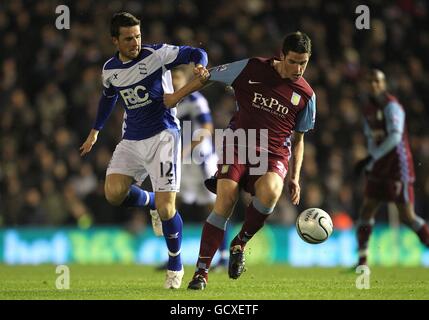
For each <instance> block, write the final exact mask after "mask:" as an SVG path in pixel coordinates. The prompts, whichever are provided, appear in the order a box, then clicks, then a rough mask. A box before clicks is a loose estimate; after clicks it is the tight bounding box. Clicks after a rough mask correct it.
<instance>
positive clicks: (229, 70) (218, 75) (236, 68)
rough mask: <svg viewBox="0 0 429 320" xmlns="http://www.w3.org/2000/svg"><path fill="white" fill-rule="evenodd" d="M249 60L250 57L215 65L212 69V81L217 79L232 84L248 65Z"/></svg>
mask: <svg viewBox="0 0 429 320" xmlns="http://www.w3.org/2000/svg"><path fill="white" fill-rule="evenodd" d="M248 62H249V59H244V60H240V61H236V62H232V63H228V64H224V65H221V66H217V67H214V68H213V69H211V70H210V81H217V82H222V83H225V84H227V85H231V84H232V83H233V82H234V80H235V79H236V78H237V77H238V76H239V75H240V73H241V72H242V71H243V69H244V68H245V67H246V65H247V63H248Z"/></svg>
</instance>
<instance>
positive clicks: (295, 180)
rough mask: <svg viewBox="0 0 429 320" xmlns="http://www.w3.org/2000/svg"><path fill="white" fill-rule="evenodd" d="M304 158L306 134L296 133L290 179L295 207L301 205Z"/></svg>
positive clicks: (290, 189)
mask: <svg viewBox="0 0 429 320" xmlns="http://www.w3.org/2000/svg"><path fill="white" fill-rule="evenodd" d="M303 158H304V133H303V132H296V131H295V133H294V137H293V140H292V163H291V167H292V168H291V175H290V179H289V192H290V197H291V201H292V203H293V204H294V205H298V204H299V200H300V197H301V187H300V186H299V176H300V174H301V167H302V160H303Z"/></svg>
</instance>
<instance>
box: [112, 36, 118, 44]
mask: <svg viewBox="0 0 429 320" xmlns="http://www.w3.org/2000/svg"><path fill="white" fill-rule="evenodd" d="M112 42H113V44H114V45H115V46H117V45H118V43H119V39H118V38H117V37H112Z"/></svg>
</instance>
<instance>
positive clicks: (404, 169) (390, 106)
mask: <svg viewBox="0 0 429 320" xmlns="http://www.w3.org/2000/svg"><path fill="white" fill-rule="evenodd" d="M367 86H368V90H369V95H368V97H369V99H368V101H367V103H366V104H365V106H364V108H363V110H362V112H363V115H364V133H365V136H366V138H367V143H368V152H369V155H368V156H367V157H366V158H365V159H362V160H361V161H359V162H358V163H357V164H356V166H355V173H356V174H357V175H359V174H361V173H362V171H366V177H365V178H366V185H365V197H364V201H363V205H362V207H361V210H360V213H359V221H358V225H357V238H358V245H359V252H358V254H359V261H358V265H366V264H367V257H368V242H369V238H370V236H371V233H372V227H373V225H374V222H375V214H376V213H377V209H378V208H379V206H380V205H381V203H382V202H393V203H395V205H396V207H397V208H398V212H399V215H400V218H401V220H402V221H403V222H404V223H405V224H406V225H408V226H409V227H410V228H411V229H412V230H413V231H414V232H415V233H416V234H417V236H418V237H419V239H420V241H421V242H422V243H423V244H424V245H425V246H427V247H429V227H428V225H427V224H426V222H425V221H424V220H423V219H422V218H421V217H419V216H418V215H416V213H415V211H414V186H413V184H414V180H415V175H414V164H413V157H412V154H411V148H410V143H409V141H408V133H407V128H406V125H405V111H404V109H403V107H402V106H401V104H400V103H399V102H398V100H397V99H396V98H395V97H394V96H393V95H391V94H390V93H389V92H388V91H387V85H386V77H385V75H384V73H383V72H382V71H381V70H378V69H373V70H370V72H369V76H368V79H367Z"/></svg>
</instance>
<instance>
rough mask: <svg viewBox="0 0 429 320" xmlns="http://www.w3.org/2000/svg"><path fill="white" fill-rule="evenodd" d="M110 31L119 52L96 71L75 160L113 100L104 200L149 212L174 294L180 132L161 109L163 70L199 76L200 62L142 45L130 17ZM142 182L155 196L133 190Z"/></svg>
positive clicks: (184, 51) (203, 60) (196, 56)
mask: <svg viewBox="0 0 429 320" xmlns="http://www.w3.org/2000/svg"><path fill="white" fill-rule="evenodd" d="M110 28H111V29H110V32H111V36H112V40H113V43H114V45H115V46H116V48H117V50H118V51H117V53H116V54H115V55H114V56H113V57H112V58H111V59H109V60H108V61H107V62H106V63H105V64H104V66H103V72H102V82H103V88H104V90H103V93H102V95H101V98H100V102H99V106H98V112H97V117H96V120H95V123H94V126H93V128H92V130H91V131H90V133H89V135H88V138H87V139H86V141H85V142H84V143H83V144H82V146H81V147H80V150H81V155H84V154H86V153H88V152H89V151H91V148H92V146H93V145H94V143H95V142H96V141H97V136H98V133H99V131H100V130H101V129H102V128H103V126H104V124H105V122H106V120H107V118H108V117H109V115H110V113H111V112H112V110H113V108H114V106H115V104H116V101H117V100H118V99H120V100H121V102H122V105H123V107H124V108H125V115H124V124H123V127H122V131H123V136H122V140H121V141H120V143H119V144H118V145H117V146H116V149H115V151H114V153H113V156H112V159H111V161H110V163H109V167H108V168H107V172H106V181H105V195H106V199H107V200H108V201H109V202H110V203H111V204H112V205H115V206H125V207H143V206H149V207H150V208H151V209H154V208H155V207H156V209H157V211H158V213H159V216H160V218H161V220H162V230H163V234H164V237H165V240H166V243H167V248H168V255H169V260H168V270H167V276H166V281H165V284H164V287H165V288H172V289H178V288H179V287H180V285H181V282H182V277H183V274H184V271H183V265H182V262H181V257H180V249H181V240H182V225H183V222H182V218H181V217H180V214H179V212H177V211H176V207H175V200H176V192H178V191H179V187H180V177H181V141H180V124H179V121H178V119H177V117H176V110H175V109H169V108H166V106H165V105H164V103H163V95H164V94H165V93H172V92H173V85H172V80H171V72H170V69H172V68H173V67H175V66H177V65H180V64H189V63H194V65H195V68H194V73H195V74H196V75H197V74H201V73H202V72H204V70H205V66H206V65H207V54H206V53H205V51H204V50H202V49H198V48H192V47H188V46H172V45H166V44H157V45H141V33H140V21H139V20H138V19H137V18H136V17H134V16H133V15H131V14H130V13H126V12H121V13H117V14H115V15H114V16H113V18H112V20H111V26H110ZM205 71H206V70H205ZM147 176H149V177H150V179H151V182H152V186H153V190H154V191H155V193H154V194H153V193H148V192H146V191H144V190H141V189H140V188H139V187H138V186H137V185H135V184H133V183H134V182H140V181H143V180H144V179H145V178H146V177H147Z"/></svg>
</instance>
